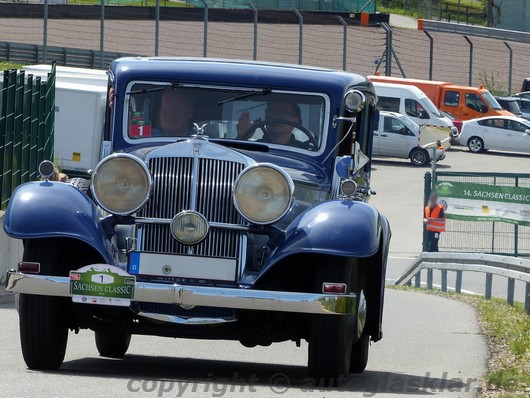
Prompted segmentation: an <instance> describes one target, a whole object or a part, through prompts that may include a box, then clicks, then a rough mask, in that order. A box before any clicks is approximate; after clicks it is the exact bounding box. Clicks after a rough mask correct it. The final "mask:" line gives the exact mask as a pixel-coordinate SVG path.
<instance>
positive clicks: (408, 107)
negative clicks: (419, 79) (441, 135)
mask: <svg viewBox="0 0 530 398" xmlns="http://www.w3.org/2000/svg"><path fill="white" fill-rule="evenodd" d="M405 113H406V114H407V115H408V116H412V117H417V118H420V119H428V118H429V114H428V113H427V111H426V110H425V108H424V107H423V106H422V105H421V104H420V103H419V102H418V101H416V100H413V99H410V98H407V99H406V100H405Z"/></svg>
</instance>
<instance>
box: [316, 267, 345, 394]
mask: <svg viewBox="0 0 530 398" xmlns="http://www.w3.org/2000/svg"><path fill="white" fill-rule="evenodd" d="M352 274H353V264H352V261H351V260H343V259H338V260H335V261H330V262H329V263H327V264H322V265H319V266H317V267H316V271H315V275H314V278H313V280H314V283H313V284H314V291H315V292H319V293H320V292H322V283H324V282H338V283H346V284H347V285H348V287H349V289H351V288H352V285H353V284H352V282H353V278H352ZM350 291H351V290H350ZM352 318H353V317H350V316H343V315H314V316H313V320H312V324H311V330H310V334H309V352H308V353H309V355H308V366H309V373H310V375H311V377H314V378H315V379H317V380H319V382H320V381H322V380H323V381H324V383H325V384H326V385H329V384H331V385H336V384H337V382H338V380H339V378H340V377H345V376H347V375H348V373H349V371H350V361H351V352H352V344H353V334H352V327H351V325H352V324H353V322H355V321H354V319H352Z"/></svg>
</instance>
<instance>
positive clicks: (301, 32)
mask: <svg viewBox="0 0 530 398" xmlns="http://www.w3.org/2000/svg"><path fill="white" fill-rule="evenodd" d="M293 12H294V13H295V14H296V16H297V17H298V21H299V22H300V29H299V32H298V63H299V64H300V65H302V52H303V46H304V17H303V16H302V14H300V12H299V11H298V10H297V9H294V10H293Z"/></svg>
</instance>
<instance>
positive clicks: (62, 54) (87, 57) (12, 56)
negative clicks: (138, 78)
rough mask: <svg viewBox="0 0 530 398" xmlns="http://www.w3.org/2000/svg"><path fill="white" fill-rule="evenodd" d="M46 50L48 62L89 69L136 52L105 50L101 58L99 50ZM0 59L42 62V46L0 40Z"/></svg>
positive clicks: (59, 48)
mask: <svg viewBox="0 0 530 398" xmlns="http://www.w3.org/2000/svg"><path fill="white" fill-rule="evenodd" d="M46 52H47V54H46V58H47V60H48V62H51V61H55V62H56V63H57V65H61V66H74V67H78V68H90V69H96V68H108V67H109V65H110V63H111V62H112V61H114V60H115V59H116V58H120V57H125V56H136V54H129V53H119V52H110V51H105V52H103V58H102V57H101V53H100V51H99V50H85V49H82V48H70V47H53V46H47V48H46ZM0 59H2V60H6V61H8V62H13V63H17V64H23V65H27V64H30V65H31V64H39V63H42V62H44V47H43V46H42V45H39V44H24V43H9V42H5V41H0Z"/></svg>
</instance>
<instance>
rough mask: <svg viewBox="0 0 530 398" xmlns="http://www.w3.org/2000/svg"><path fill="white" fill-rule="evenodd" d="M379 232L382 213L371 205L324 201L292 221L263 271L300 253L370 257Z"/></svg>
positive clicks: (377, 245) (376, 245)
mask: <svg viewBox="0 0 530 398" xmlns="http://www.w3.org/2000/svg"><path fill="white" fill-rule="evenodd" d="M380 234H381V215H380V214H379V212H378V211H377V210H376V209H375V208H373V207H372V206H370V205H368V204H366V203H363V202H354V201H351V200H331V201H328V202H323V203H320V204H317V205H315V206H313V207H311V208H310V209H308V210H307V211H305V212H304V213H303V214H301V215H299V216H298V217H297V218H296V219H295V220H294V221H293V222H292V223H291V224H290V225H289V227H288V228H287V230H286V231H285V239H284V240H283V241H282V242H280V244H279V245H278V247H277V248H276V250H274V252H273V254H272V256H271V258H270V259H269V261H268V262H267V264H266V266H265V269H264V271H266V270H267V269H269V268H270V267H272V266H273V265H274V264H276V263H278V262H279V261H281V260H282V259H284V258H285V257H288V256H291V255H294V254H301V253H310V254H329V255H334V256H343V257H370V256H372V255H374V254H375V253H376V252H377V251H378V249H379V244H380Z"/></svg>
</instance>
